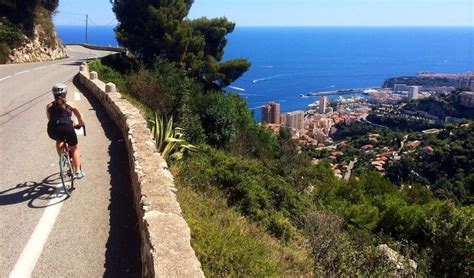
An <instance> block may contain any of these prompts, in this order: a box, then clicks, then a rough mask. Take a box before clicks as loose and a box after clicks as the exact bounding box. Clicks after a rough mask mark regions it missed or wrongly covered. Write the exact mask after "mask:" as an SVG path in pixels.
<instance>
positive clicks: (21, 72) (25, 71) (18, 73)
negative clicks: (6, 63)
mask: <svg viewBox="0 0 474 278" xmlns="http://www.w3.org/2000/svg"><path fill="white" fill-rule="evenodd" d="M29 71H30V70H24V71H20V72H17V73H15V75H20V74H23V73H27V72H29Z"/></svg>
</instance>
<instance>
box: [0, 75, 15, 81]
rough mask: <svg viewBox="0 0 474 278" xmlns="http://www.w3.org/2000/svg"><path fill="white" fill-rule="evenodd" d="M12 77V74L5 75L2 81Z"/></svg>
mask: <svg viewBox="0 0 474 278" xmlns="http://www.w3.org/2000/svg"><path fill="white" fill-rule="evenodd" d="M10 77H12V76H11V75H9V76H5V77H4V78H2V79H0V82H2V81H3V80H7V79H8V78H10Z"/></svg>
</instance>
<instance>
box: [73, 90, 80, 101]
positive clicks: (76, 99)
mask: <svg viewBox="0 0 474 278" xmlns="http://www.w3.org/2000/svg"><path fill="white" fill-rule="evenodd" d="M74 100H75V101H80V100H81V93H79V92H74Z"/></svg>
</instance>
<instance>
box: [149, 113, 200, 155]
mask: <svg viewBox="0 0 474 278" xmlns="http://www.w3.org/2000/svg"><path fill="white" fill-rule="evenodd" d="M151 122H152V128H151V133H152V135H153V139H154V140H155V146H156V149H157V150H158V152H159V153H160V154H161V156H162V157H163V158H164V159H168V158H170V159H173V160H180V159H182V158H183V156H184V153H185V152H187V151H191V152H194V151H198V150H199V148H198V147H196V146H194V145H191V144H188V143H187V142H186V139H185V138H184V133H183V129H182V128H179V127H175V128H174V129H173V117H170V118H169V119H167V117H165V116H158V114H157V113H156V112H155V118H154V120H153V121H151Z"/></svg>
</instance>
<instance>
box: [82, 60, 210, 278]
mask: <svg viewBox="0 0 474 278" xmlns="http://www.w3.org/2000/svg"><path fill="white" fill-rule="evenodd" d="M79 80H80V82H81V83H82V84H83V85H84V86H85V87H86V88H87V90H88V91H89V93H91V94H93V95H94V96H95V97H96V98H97V99H98V100H99V101H100V103H101V104H102V105H103V107H104V108H105V110H106V111H107V113H108V114H109V116H110V117H111V118H112V120H113V121H114V122H115V124H116V125H117V126H118V128H119V129H120V130H121V131H122V134H123V137H124V140H125V142H126V145H127V150H128V157H129V162H130V178H131V186H132V190H133V199H134V200H133V201H134V205H135V210H136V212H137V216H138V221H139V232H140V238H141V259H142V276H143V277H204V274H203V272H202V270H201V264H200V263H199V261H198V259H197V258H196V255H195V253H194V250H193V249H192V247H191V243H190V240H191V232H190V229H189V227H188V225H187V223H186V222H185V220H184V218H183V217H182V215H181V208H180V206H179V204H178V201H177V200H176V195H175V194H176V188H175V186H174V182H173V176H172V175H171V173H170V172H169V170H168V168H167V164H166V161H165V160H164V159H163V158H162V157H161V156H160V155H159V154H158V153H157V152H156V149H155V145H154V141H153V140H152V138H151V133H150V131H149V129H148V127H147V123H146V120H145V119H144V118H143V117H142V116H141V115H140V112H139V110H138V109H137V108H135V107H134V106H132V105H131V104H130V103H129V102H128V101H127V100H125V99H123V98H122V96H121V94H120V93H118V92H116V90H115V85H114V84H112V83H109V84H104V82H102V81H100V80H99V79H98V78H97V73H95V72H91V73H89V70H88V67H87V65H83V66H81V70H80V72H79Z"/></svg>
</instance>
